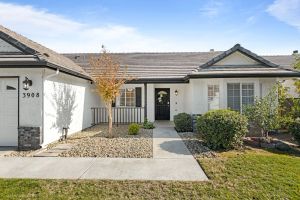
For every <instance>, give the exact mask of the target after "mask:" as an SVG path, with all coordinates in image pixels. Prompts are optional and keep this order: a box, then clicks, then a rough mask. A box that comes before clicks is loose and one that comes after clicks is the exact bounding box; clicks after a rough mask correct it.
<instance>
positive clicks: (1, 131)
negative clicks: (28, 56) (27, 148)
mask: <svg viewBox="0 0 300 200" xmlns="http://www.w3.org/2000/svg"><path fill="white" fill-rule="evenodd" d="M17 145H18V79H17V78H1V77H0V146H17Z"/></svg>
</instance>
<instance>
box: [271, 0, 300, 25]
mask: <svg viewBox="0 0 300 200" xmlns="http://www.w3.org/2000/svg"><path fill="white" fill-rule="evenodd" d="M267 12H268V13H269V14H270V15H272V16H274V17H275V18H277V19H278V20H280V21H282V22H284V23H286V24H289V25H290V26H293V27H295V28H297V29H298V30H300V0H289V1H286V0H275V1H274V2H273V3H272V4H271V5H270V6H268V8H267Z"/></svg>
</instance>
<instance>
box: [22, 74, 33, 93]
mask: <svg viewBox="0 0 300 200" xmlns="http://www.w3.org/2000/svg"><path fill="white" fill-rule="evenodd" d="M30 86H32V80H29V79H28V78H27V77H25V80H24V81H23V89H24V90H29V87H30Z"/></svg>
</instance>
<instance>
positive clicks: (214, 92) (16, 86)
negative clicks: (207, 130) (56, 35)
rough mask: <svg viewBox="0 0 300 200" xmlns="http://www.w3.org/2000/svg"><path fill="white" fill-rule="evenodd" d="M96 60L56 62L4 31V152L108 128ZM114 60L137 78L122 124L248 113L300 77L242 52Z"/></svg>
mask: <svg viewBox="0 0 300 200" xmlns="http://www.w3.org/2000/svg"><path fill="white" fill-rule="evenodd" d="M97 55H98V54H85V53H78V54H58V53H56V52H54V51H52V50H50V49H48V48H46V47H44V46H42V45H40V44H38V43H36V42H34V41H32V40H29V39H27V38H25V37H24V36H22V35H20V34H17V33H15V32H13V31H11V30H9V29H7V28H5V27H3V26H0V146H18V147H19V148H20V149H30V148H33V149H35V148H39V147H41V146H46V145H47V144H49V143H51V142H53V141H55V140H58V139H59V138H60V137H61V135H62V133H64V132H66V131H68V134H72V133H75V132H78V131H80V130H82V129H85V128H87V127H90V126H91V125H93V124H96V123H101V122H107V116H106V110H105V109H104V108H103V106H104V104H103V102H102V101H101V98H99V97H98V95H97V93H96V92H95V85H94V84H93V82H92V79H91V77H90V75H89V73H90V72H91V67H90V66H89V58H90V57H91V56H97ZM113 56H115V57H116V58H117V59H119V61H120V63H121V65H122V66H123V67H125V66H127V67H128V73H129V74H131V75H132V76H134V77H135V79H134V80H132V81H129V82H128V83H126V84H125V85H124V86H123V88H122V89H121V91H120V96H119V97H118V98H117V99H116V101H115V105H114V113H113V114H114V116H113V119H114V121H115V122H118V123H123V122H142V121H144V119H145V118H147V119H148V120H149V121H155V120H172V119H173V116H174V115H176V114H178V113H181V112H186V113H189V114H203V113H205V112H207V111H208V110H211V109H219V108H230V109H233V110H237V111H242V106H243V105H245V104H251V103H253V101H254V98H255V97H262V96H264V95H266V94H267V93H268V91H269V89H270V88H271V87H272V85H274V84H275V83H276V82H277V81H279V80H292V79H293V78H297V77H300V72H298V71H295V70H293V69H291V68H290V66H291V65H292V56H258V55H256V54H254V53H252V52H251V51H249V50H247V49H245V48H243V47H242V46H241V45H239V44H237V45H235V46H234V47H232V48H231V49H229V50H227V51H224V52H221V51H209V52H200V53H199V52H198V53H123V54H113Z"/></svg>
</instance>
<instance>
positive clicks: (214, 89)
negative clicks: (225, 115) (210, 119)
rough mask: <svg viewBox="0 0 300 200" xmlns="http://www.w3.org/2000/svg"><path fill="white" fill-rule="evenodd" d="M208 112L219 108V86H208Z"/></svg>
mask: <svg viewBox="0 0 300 200" xmlns="http://www.w3.org/2000/svg"><path fill="white" fill-rule="evenodd" d="M207 91H208V110H214V109H219V108H220V90H219V85H208V88H207Z"/></svg>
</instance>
